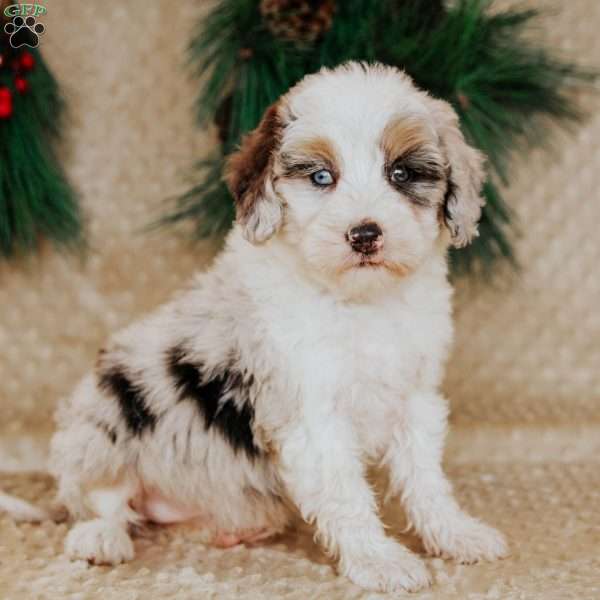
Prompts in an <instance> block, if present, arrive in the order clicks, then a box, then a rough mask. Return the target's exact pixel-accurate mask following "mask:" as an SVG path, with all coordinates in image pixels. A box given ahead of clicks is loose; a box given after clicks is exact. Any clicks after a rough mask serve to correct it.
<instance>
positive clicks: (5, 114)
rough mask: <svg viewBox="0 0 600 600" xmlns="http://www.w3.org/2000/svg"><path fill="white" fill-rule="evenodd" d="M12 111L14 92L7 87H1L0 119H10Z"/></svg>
mask: <svg viewBox="0 0 600 600" xmlns="http://www.w3.org/2000/svg"><path fill="white" fill-rule="evenodd" d="M12 112H13V105H12V94H11V93H10V90H9V89H8V88H7V87H0V119H8V118H9V117H10V116H11V115H12Z"/></svg>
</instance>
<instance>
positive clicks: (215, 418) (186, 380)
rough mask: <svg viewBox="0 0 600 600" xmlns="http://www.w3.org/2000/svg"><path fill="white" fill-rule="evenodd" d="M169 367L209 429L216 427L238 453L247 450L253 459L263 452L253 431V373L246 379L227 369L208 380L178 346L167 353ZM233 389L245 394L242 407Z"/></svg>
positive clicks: (181, 397) (185, 395)
mask: <svg viewBox="0 0 600 600" xmlns="http://www.w3.org/2000/svg"><path fill="white" fill-rule="evenodd" d="M167 367H168V370H169V373H170V375H171V376H172V377H173V378H174V379H175V385H176V386H177V389H178V390H179V397H180V400H192V401H193V402H194V403H195V404H196V406H197V407H198V410H199V412H200V414H201V415H202V417H203V418H204V424H205V426H206V429H207V430H208V429H210V428H211V427H215V428H216V429H217V430H218V431H219V432H220V433H221V435H223V437H224V438H225V439H226V440H227V441H228V442H229V443H230V444H231V446H232V447H233V449H234V450H235V451H236V452H237V451H238V450H244V451H245V452H246V454H247V455H248V456H249V457H250V458H255V457H256V456H258V455H259V454H260V450H259V449H258V448H257V447H256V445H255V443H254V435H253V434H252V421H253V419H254V409H253V408H252V406H251V405H250V402H249V401H248V392H249V388H250V387H251V385H252V382H253V381H252V376H250V377H246V378H245V377H244V376H243V374H242V373H240V372H239V371H234V370H226V371H224V372H222V373H218V374H216V375H214V376H213V377H212V378H211V379H205V378H204V376H203V374H202V370H201V366H199V365H195V364H193V363H191V362H189V361H187V360H185V351H184V350H183V349H182V348H181V347H179V346H178V347H175V348H173V349H172V350H171V351H169V352H168V356H167ZM232 392H236V393H237V394H239V395H240V396H241V397H242V399H243V402H242V405H241V407H240V408H238V406H237V405H236V403H235V402H234V401H233V399H231V398H228V396H229V395H230V394H231V393H232Z"/></svg>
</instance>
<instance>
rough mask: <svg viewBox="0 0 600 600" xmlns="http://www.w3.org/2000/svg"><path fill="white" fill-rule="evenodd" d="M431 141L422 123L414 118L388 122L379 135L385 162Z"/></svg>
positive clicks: (391, 160)
mask: <svg viewBox="0 0 600 600" xmlns="http://www.w3.org/2000/svg"><path fill="white" fill-rule="evenodd" d="M431 142H432V140H431V136H430V135H428V134H427V131H426V130H425V128H424V127H423V125H421V124H420V123H418V122H417V121H415V120H414V119H395V120H394V121H392V122H391V123H388V125H387V126H386V128H385V129H384V130H383V135H382V136H381V148H382V150H383V153H384V155H385V161H386V164H387V163H391V162H393V161H394V160H396V159H398V158H400V157H403V156H406V155H407V154H410V153H411V152H414V151H415V150H418V149H420V148H422V147H424V146H427V145H429V144H431Z"/></svg>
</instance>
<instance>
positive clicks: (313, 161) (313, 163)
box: [281, 137, 340, 179]
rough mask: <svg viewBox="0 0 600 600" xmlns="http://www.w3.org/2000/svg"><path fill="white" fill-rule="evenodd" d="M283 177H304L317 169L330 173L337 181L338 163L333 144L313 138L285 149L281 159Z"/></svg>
mask: <svg viewBox="0 0 600 600" xmlns="http://www.w3.org/2000/svg"><path fill="white" fill-rule="evenodd" d="M281 162H282V166H283V175H284V177H304V176H306V175H309V174H310V173H312V172H314V171H315V170H317V169H319V168H327V169H329V170H331V171H332V173H333V174H334V177H335V178H336V179H337V177H338V175H339V163H340V160H339V158H338V155H337V152H336V151H335V148H334V146H333V144H332V143H331V142H330V141H329V140H328V139H327V138H324V137H315V138H311V139H308V140H305V141H303V142H300V143H298V144H296V145H295V146H292V147H291V148H286V151H285V153H284V154H283V155H282V157H281Z"/></svg>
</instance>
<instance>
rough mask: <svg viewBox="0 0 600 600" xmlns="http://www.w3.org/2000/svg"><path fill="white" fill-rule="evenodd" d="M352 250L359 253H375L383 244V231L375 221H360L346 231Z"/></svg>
mask: <svg viewBox="0 0 600 600" xmlns="http://www.w3.org/2000/svg"><path fill="white" fill-rule="evenodd" d="M346 239H347V240H348V242H349V243H350V246H352V250H355V251H356V252H360V253H361V254H375V252H377V251H378V250H379V249H380V248H381V246H382V245H383V231H381V227H379V225H377V223H373V222H369V223H362V224H361V225H357V226H356V227H352V229H350V230H349V231H348V233H346Z"/></svg>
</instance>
